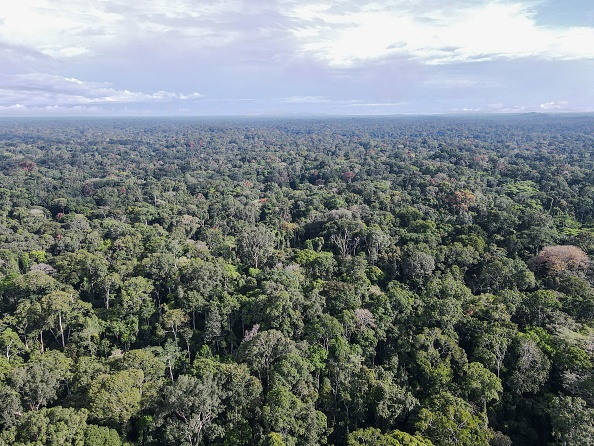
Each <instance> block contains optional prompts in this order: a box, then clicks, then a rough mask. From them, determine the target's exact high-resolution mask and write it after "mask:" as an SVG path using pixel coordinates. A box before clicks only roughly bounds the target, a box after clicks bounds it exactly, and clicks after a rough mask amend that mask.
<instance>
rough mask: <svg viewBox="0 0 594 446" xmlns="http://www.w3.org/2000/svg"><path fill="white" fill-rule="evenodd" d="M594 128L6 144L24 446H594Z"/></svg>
mask: <svg viewBox="0 0 594 446" xmlns="http://www.w3.org/2000/svg"><path fill="white" fill-rule="evenodd" d="M593 153H594V117H592V116H588V115H586V116H573V115H563V116H547V115H539V114H528V115H517V116H486V117H472V118H469V117H398V118H388V117H386V118H342V119H334V118H320V119H264V118H261V119H227V120H223V119H132V118H130V119H118V120H115V119H80V120H77V119H62V120H60V119H2V120H0V407H2V408H3V410H2V411H0V432H1V433H0V445H19V446H21V445H31V446H32V445H77V446H78V445H89V446H95V445H105V446H117V445H124V444H127V445H163V444H171V445H178V444H179V445H181V444H184V445H198V444H206V445H221V446H222V445H226V446H232V445H237V446H239V445H287V446H289V445H318V444H333V445H350V446H355V445H426V446H429V445H437V446H442V445H443V446H446V445H452V444H457V445H468V446H470V445H489V444H491V445H497V446H500V445H501V446H502V445H511V444H514V445H533V444H550V445H564V444H571V445H589V444H593V443H594V428H593V427H592V426H594V398H593V395H594V368H593V361H594V288H593V285H594V282H593V276H592V265H591V256H592V255H593V254H594V156H593Z"/></svg>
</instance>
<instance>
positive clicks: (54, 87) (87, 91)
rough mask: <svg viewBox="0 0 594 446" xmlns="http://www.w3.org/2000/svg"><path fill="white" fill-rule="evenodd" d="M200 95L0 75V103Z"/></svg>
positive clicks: (39, 76) (68, 102)
mask: <svg viewBox="0 0 594 446" xmlns="http://www.w3.org/2000/svg"><path fill="white" fill-rule="evenodd" d="M201 97H202V95H201V94H200V93H196V92H195V93H190V94H181V93H172V92H169V91H157V92H154V93H144V92H137V91H129V90H118V89H115V88H113V86H112V85H111V84H109V83H104V82H86V81H81V80H78V79H74V78H64V77H60V76H53V75H48V74H40V73H35V74H26V75H0V104H4V105H5V106H6V104H8V105H10V106H12V105H13V104H21V105H24V106H49V107H51V106H55V105H58V106H61V105H70V106H71V105H81V104H113V103H147V102H175V101H188V100H195V99H199V98H201Z"/></svg>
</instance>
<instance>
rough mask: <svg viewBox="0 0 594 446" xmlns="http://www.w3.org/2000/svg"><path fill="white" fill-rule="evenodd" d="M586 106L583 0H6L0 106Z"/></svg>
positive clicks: (105, 109)
mask: <svg viewBox="0 0 594 446" xmlns="http://www.w3.org/2000/svg"><path fill="white" fill-rule="evenodd" d="M592 111H594V1H592V0H525V1H524V0H520V1H507V0H497V1H493V0H448V1H445V0H384V1H368V0H335V1H327V0H315V1H311V0H200V1H197V0H143V1H138V0H18V1H7V0H5V1H2V2H1V3H0V116H198V115H209V116H212V115H254V116H255V115H300V114H303V115H309V114H327V115H391V114H443V113H455V114H459V113H519V112H520V113H521V112H592Z"/></svg>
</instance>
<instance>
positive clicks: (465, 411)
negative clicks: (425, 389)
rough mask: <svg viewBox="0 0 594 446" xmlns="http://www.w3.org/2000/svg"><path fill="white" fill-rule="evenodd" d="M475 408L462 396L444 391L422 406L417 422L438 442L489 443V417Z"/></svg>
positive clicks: (446, 444)
mask: <svg viewBox="0 0 594 446" xmlns="http://www.w3.org/2000/svg"><path fill="white" fill-rule="evenodd" d="M473 412H474V411H473V408H472V406H471V405H470V404H468V403H467V402H465V401H464V400H462V399H461V398H458V397H455V396H453V395H451V394H449V393H441V394H439V395H438V396H436V397H435V398H433V399H431V400H430V401H429V405H428V407H424V408H423V409H421V411H420V412H419V415H418V419H417V422H416V423H415V426H416V428H417V429H418V431H419V432H420V434H421V435H423V436H425V437H427V438H429V439H430V440H431V441H432V442H433V443H434V444H435V445H436V446H449V445H452V444H456V445H460V446H481V445H482V446H487V445H488V444H489V439H490V438H491V434H490V432H489V430H488V429H487V425H486V420H485V419H484V418H483V417H481V416H479V415H475V414H474V413H473Z"/></svg>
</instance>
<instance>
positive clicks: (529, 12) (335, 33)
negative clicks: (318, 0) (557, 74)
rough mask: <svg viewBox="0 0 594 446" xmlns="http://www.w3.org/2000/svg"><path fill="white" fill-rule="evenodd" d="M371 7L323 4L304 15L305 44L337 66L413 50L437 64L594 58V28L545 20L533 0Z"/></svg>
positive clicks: (308, 8) (410, 53)
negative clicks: (540, 21) (351, 9)
mask: <svg viewBox="0 0 594 446" xmlns="http://www.w3.org/2000/svg"><path fill="white" fill-rule="evenodd" d="M406 4H407V2H401V3H400V4H399V5H398V6H394V5H393V4H392V5H390V6H386V7H375V8H373V7H370V8H367V9H366V10H363V11H360V12H355V13H351V14H348V15H344V14H341V13H340V12H338V11H336V10H333V9H331V8H329V7H328V6H322V5H319V6H317V7H311V6H304V7H301V8H298V9H297V10H296V15H297V16H298V17H299V18H300V19H301V20H303V21H304V23H307V21H309V22H310V24H309V25H303V26H302V27H301V28H299V29H298V30H296V31H295V34H296V35H297V36H298V37H300V38H301V39H303V40H304V41H305V42H304V45H303V48H304V50H305V51H306V52H307V53H309V54H311V55H314V56H317V57H321V58H323V59H325V60H327V61H328V62H329V63H330V64H332V65H335V66H349V65H356V64H359V63H362V62H364V61H366V60H369V59H374V58H382V57H389V56H392V55H395V54H406V55H408V56H409V57H413V58H416V59H418V60H421V61H423V62H425V63H429V64H444V63H452V62H465V61H470V62H472V61H487V60H494V59H497V58H522V57H540V58H548V59H579V58H592V57H594V28H586V27H573V28H553V27H543V26H538V25H537V24H536V22H535V20H534V18H533V16H534V11H533V7H532V4H529V3H506V2H490V3H478V4H477V3H469V4H465V5H463V6H460V7H458V8H456V7H455V6H451V7H449V8H448V9H445V10H444V9H439V8H435V9H432V10H424V11H416V12H413V11H411V10H407V9H406Z"/></svg>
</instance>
